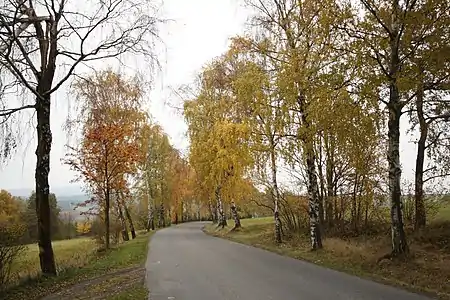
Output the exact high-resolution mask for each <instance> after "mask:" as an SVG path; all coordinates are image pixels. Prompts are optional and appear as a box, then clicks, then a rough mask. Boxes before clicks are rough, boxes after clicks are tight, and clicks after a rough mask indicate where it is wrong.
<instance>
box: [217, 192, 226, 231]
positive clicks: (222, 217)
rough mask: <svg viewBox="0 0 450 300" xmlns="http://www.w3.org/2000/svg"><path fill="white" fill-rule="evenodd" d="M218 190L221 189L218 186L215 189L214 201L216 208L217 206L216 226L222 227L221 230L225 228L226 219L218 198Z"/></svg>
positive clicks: (220, 199)
mask: <svg viewBox="0 0 450 300" xmlns="http://www.w3.org/2000/svg"><path fill="white" fill-rule="evenodd" d="M220 190H221V187H220V186H218V187H217V188H216V200H217V206H218V212H219V218H218V219H219V220H218V221H219V222H218V224H217V226H218V227H220V226H222V229H223V228H224V227H225V226H227V219H226V217H225V211H224V209H223V203H222V198H221V196H220Z"/></svg>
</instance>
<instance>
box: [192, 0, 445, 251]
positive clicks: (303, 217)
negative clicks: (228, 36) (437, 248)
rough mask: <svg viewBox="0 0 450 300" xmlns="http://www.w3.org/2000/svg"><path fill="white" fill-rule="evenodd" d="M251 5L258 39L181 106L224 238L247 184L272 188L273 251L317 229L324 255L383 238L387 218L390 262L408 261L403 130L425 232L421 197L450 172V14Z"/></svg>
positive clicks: (420, 7) (428, 2)
mask: <svg viewBox="0 0 450 300" xmlns="http://www.w3.org/2000/svg"><path fill="white" fill-rule="evenodd" d="M246 4H247V5H248V6H249V7H250V8H252V9H253V12H254V13H255V14H254V16H253V18H252V19H251V22H250V24H249V25H250V29H251V30H250V33H249V34H247V35H245V36H239V37H236V38H234V39H232V42H231V46H230V47H229V49H228V51H227V52H226V53H224V54H223V55H222V56H220V57H218V58H216V59H215V60H214V61H213V62H211V63H210V64H208V65H207V66H206V67H205V68H204V70H203V71H202V72H201V74H200V75H199V78H198V80H197V86H196V87H195V90H196V96H195V97H194V99H192V100H189V101H187V102H186V103H185V106H184V115H185V119H186V121H187V123H188V125H189V129H188V133H189V137H190V140H191V146H190V154H189V155H190V156H189V159H190V163H191V165H192V167H193V169H194V170H195V172H196V174H197V177H198V179H199V181H200V183H199V184H198V186H197V187H198V188H199V189H200V190H201V191H202V193H203V194H199V195H204V197H205V198H206V199H209V201H211V202H212V203H216V204H217V207H218V211H219V216H220V219H219V224H220V225H222V226H224V225H225V222H226V221H225V218H224V215H223V201H226V202H228V203H230V205H231V207H235V205H234V203H233V202H234V201H236V202H237V201H238V200H240V199H242V190H243V189H242V187H243V186H245V184H246V182H247V183H248V182H253V184H250V185H248V186H249V188H254V186H258V187H265V189H266V197H263V198H259V199H258V200H256V201H258V204H259V205H261V206H266V207H268V208H269V209H270V210H272V212H273V216H274V218H275V239H276V241H277V242H281V241H282V232H283V230H285V231H284V232H286V233H287V232H292V231H295V230H298V229H300V228H304V227H305V226H309V230H308V231H309V234H310V238H311V248H312V249H313V250H315V249H320V248H322V237H323V235H324V234H325V233H330V232H332V231H333V230H338V231H340V232H343V231H346V232H353V233H358V232H361V231H362V230H366V229H367V230H369V228H371V229H374V226H371V225H373V223H374V222H378V221H379V220H381V219H383V220H384V219H385V216H387V215H388V216H390V217H389V223H390V225H391V229H392V230H391V232H392V255H393V256H397V255H403V254H405V253H407V252H408V245H407V241H406V236H405V229H404V227H405V224H404V217H403V209H402V197H401V193H402V186H401V173H402V172H401V165H400V133H401V128H400V118H401V116H402V115H404V114H406V115H407V117H408V121H409V124H410V127H411V130H413V131H415V132H419V139H418V141H417V158H416V166H415V193H414V194H415V203H414V207H415V209H414V217H413V218H412V219H413V220H414V227H415V229H416V230H419V229H420V228H422V227H424V226H425V225H426V214H427V204H426V201H425V198H426V193H425V192H424V184H425V183H427V182H432V180H434V179H436V178H440V177H445V176H447V175H448V173H449V169H448V166H449V162H450V160H449V156H448V154H447V153H448V148H449V146H450V144H449V143H448V126H447V124H448V123H447V120H448V118H449V116H450V114H449V108H450V107H449V102H448V98H446V97H447V95H448V91H449V88H450V85H449V83H450V78H449V75H450V48H449V43H448V41H449V40H450V32H449V31H448V28H449V25H450V15H449V14H448V11H449V9H450V7H449V5H450V3H449V2H448V1H441V0H424V1H415V0H411V1H398V0H377V1H372V0H370V1H366V0H361V1H360V2H358V3H355V2H352V1H346V0H338V1H336V0H326V1H319V2H318V1H310V0H302V1H293V0H248V1H246ZM403 129H406V128H403ZM386 155H387V159H386ZM427 157H428V159H426V158H427ZM284 167H287V168H288V170H289V172H290V174H291V175H292V177H293V178H295V185H296V187H295V188H292V187H291V188H290V189H289V191H287V190H286V189H283V188H281V187H280V184H279V173H280V169H281V168H284ZM304 187H306V189H305V188H304ZM302 195H304V196H302ZM213 199H215V200H213ZM251 201H255V200H251ZM388 211H389V213H387V212H388ZM235 218H236V217H235ZM236 221H238V220H236ZM236 224H239V223H238V222H236ZM377 224H379V222H378V223H377ZM377 226H378V225H377Z"/></svg>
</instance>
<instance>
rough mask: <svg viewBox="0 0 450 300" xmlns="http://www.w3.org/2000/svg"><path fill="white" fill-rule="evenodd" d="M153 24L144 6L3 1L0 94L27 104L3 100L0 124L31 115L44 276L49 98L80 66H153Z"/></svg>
mask: <svg viewBox="0 0 450 300" xmlns="http://www.w3.org/2000/svg"><path fill="white" fill-rule="evenodd" d="M158 23H159V19H158V18H156V17H155V7H153V6H152V4H151V2H150V1H148V0H133V1H131V0H101V1H82V2H80V1H69V0H9V1H3V4H2V5H1V6H0V39H1V40H0V72H1V73H0V77H1V82H2V87H3V91H5V89H9V90H14V89H17V88H18V87H21V88H25V90H26V91H27V92H28V94H29V93H30V92H31V95H32V98H34V100H33V101H31V102H30V103H26V102H23V103H22V104H21V105H19V106H15V105H13V104H11V100H10V99H6V98H5V97H3V98H4V99H3V103H4V105H3V106H2V107H1V110H0V117H2V118H3V120H7V119H8V118H9V117H10V116H11V115H12V114H14V113H16V112H19V111H22V110H25V109H32V110H34V111H35V115H36V120H37V126H36V130H37V137H38V140H37V148H36V157H37V162H36V172H35V178H36V204H37V205H36V213H37V219H38V224H39V225H38V244H39V258H40V265H41V269H42V272H43V273H44V274H56V267H55V260H54V255H53V249H52V245H51V238H50V218H49V214H50V207H49V200H48V196H49V183H48V175H49V172H50V149H51V145H52V133H51V130H50V100H51V95H52V94H53V93H54V92H56V91H57V90H58V89H59V88H60V87H61V86H62V85H63V84H64V83H65V82H66V81H67V80H68V79H70V78H71V77H72V76H73V75H74V74H75V71H76V70H77V69H78V67H79V66H81V65H89V63H91V62H93V61H97V60H101V59H107V58H117V59H120V58H121V57H123V55H124V54H133V55H139V56H142V57H147V58H151V59H153V56H152V51H151V50H152V48H153V47H152V45H153V41H154V38H155V37H156V36H157V34H156V26H157V24H158ZM6 101H7V102H6ZM11 128H12V127H11V126H9V127H8V129H9V130H10V129H11ZM5 136H9V135H8V134H6V135H5Z"/></svg>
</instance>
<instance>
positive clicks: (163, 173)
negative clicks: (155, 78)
mask: <svg viewBox="0 0 450 300" xmlns="http://www.w3.org/2000/svg"><path fill="white" fill-rule="evenodd" d="M143 84H144V83H143V82H142V81H141V80H140V79H139V78H138V77H127V76H124V75H121V74H118V73H115V72H113V71H112V70H110V69H108V70H105V71H100V72H96V73H94V74H93V75H92V76H89V77H86V78H83V79H80V80H78V81H77V82H76V83H75V84H74V85H73V87H74V91H75V94H76V95H77V104H79V105H78V107H77V109H78V112H77V114H76V118H74V119H72V120H70V122H69V124H70V125H71V128H72V129H73V130H74V132H75V131H79V133H81V140H79V141H77V142H76V144H78V146H77V147H71V146H68V153H67V155H66V157H65V158H64V159H63V162H64V163H65V164H67V165H69V166H70V168H71V169H72V170H74V171H75V172H76V173H77V174H78V177H77V178H75V181H79V182H82V183H83V184H84V185H85V190H86V192H88V193H89V194H90V195H92V198H91V199H90V200H88V201H85V202H84V203H82V204H80V206H84V207H86V210H85V212H84V214H89V215H93V216H94V220H95V221H97V222H100V223H101V224H103V231H102V233H101V234H100V237H101V241H102V243H103V244H104V246H105V248H106V249H108V248H109V247H110V239H111V230H114V229H113V228H114V226H113V224H117V223H118V224H120V225H119V227H120V231H121V233H122V239H123V240H124V241H127V240H129V236H128V232H131V237H132V238H135V237H136V228H137V227H140V228H146V229H147V230H150V229H152V230H154V229H155V228H156V227H164V226H167V225H168V224H170V223H171V222H174V223H178V222H182V221H186V220H187V218H188V215H189V214H190V212H191V211H192V210H194V209H195V208H194V207H195V206H196V203H195V199H194V198H193V197H194V195H193V189H192V182H193V177H194V174H193V171H192V169H191V168H190V167H189V165H188V163H187V161H186V160H185V159H184V158H183V157H182V156H181V154H180V152H179V151H178V150H176V149H175V148H173V147H172V146H171V145H170V143H169V138H168V136H167V135H166V134H165V133H164V132H163V130H162V129H161V127H160V126H158V125H156V124H153V123H152V121H151V118H150V116H149V115H148V114H147V113H146V112H145V110H144V108H143V107H144V102H143V101H144V99H145V97H144V89H143ZM186 203H189V207H188V206H186V205H185V204H186ZM196 209H197V210H198V209H199V207H197V208H196ZM191 215H192V214H191ZM111 219H112V221H111ZM115 240H116V239H115Z"/></svg>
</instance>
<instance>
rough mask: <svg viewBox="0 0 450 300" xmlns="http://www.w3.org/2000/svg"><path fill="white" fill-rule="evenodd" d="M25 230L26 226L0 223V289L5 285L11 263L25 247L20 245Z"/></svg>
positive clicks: (9, 273) (7, 280)
mask: <svg viewBox="0 0 450 300" xmlns="http://www.w3.org/2000/svg"><path fill="white" fill-rule="evenodd" d="M25 231H26V228H25V226H23V225H7V224H5V223H2V224H0V289H1V288H2V287H6V286H7V284H8V282H9V280H10V275H11V266H12V263H13V261H14V259H15V258H16V257H17V256H19V255H20V254H21V252H22V251H23V250H24V249H25V246H24V245H22V237H23V234H24V233H25Z"/></svg>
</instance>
